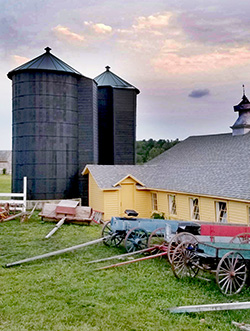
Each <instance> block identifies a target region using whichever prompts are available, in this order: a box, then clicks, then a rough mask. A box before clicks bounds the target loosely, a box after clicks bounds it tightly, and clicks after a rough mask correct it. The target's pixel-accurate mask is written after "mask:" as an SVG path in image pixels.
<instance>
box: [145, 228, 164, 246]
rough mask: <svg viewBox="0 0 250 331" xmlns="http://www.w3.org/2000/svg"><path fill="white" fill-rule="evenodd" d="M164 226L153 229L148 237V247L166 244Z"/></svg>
mask: <svg viewBox="0 0 250 331" xmlns="http://www.w3.org/2000/svg"><path fill="white" fill-rule="evenodd" d="M164 235H165V228H158V229H156V230H154V231H153V232H152V233H151V235H150V236H149V238H148V248H150V247H158V246H163V245H164V246H167V243H166V241H165V238H164Z"/></svg>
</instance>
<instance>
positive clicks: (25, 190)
mask: <svg viewBox="0 0 250 331" xmlns="http://www.w3.org/2000/svg"><path fill="white" fill-rule="evenodd" d="M26 207H27V177H23V210H22V211H23V212H25V211H26Z"/></svg>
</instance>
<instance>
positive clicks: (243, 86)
mask: <svg viewBox="0 0 250 331" xmlns="http://www.w3.org/2000/svg"><path fill="white" fill-rule="evenodd" d="M242 89H243V95H245V85H244V84H243V85H242Z"/></svg>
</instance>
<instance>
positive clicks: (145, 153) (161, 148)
mask: <svg viewBox="0 0 250 331" xmlns="http://www.w3.org/2000/svg"><path fill="white" fill-rule="evenodd" d="M179 142H180V141H179V139H178V138H177V139H175V140H169V139H167V140H165V139H159V140H153V139H152V138H151V139H149V140H145V139H143V140H139V141H137V142H136V164H143V163H145V162H147V161H149V160H152V159H153V158H155V157H156V156H158V155H160V154H161V153H163V152H165V151H166V150H168V149H169V148H171V147H173V146H174V145H176V144H178V143H179Z"/></svg>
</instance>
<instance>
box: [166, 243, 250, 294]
mask: <svg viewBox="0 0 250 331" xmlns="http://www.w3.org/2000/svg"><path fill="white" fill-rule="evenodd" d="M236 239H237V238H236ZM171 266H172V270H173V273H174V275H175V276H176V277H177V278H183V277H186V276H190V277H195V276H196V275H197V274H198V272H199V270H203V271H207V272H210V273H212V274H215V275H216V283H217V285H218V287H219V289H220V291H221V292H222V293H223V294H226V295H232V294H236V293H239V292H240V291H241V290H242V288H243V287H244V285H245V284H246V280H247V276H248V271H249V270H250V244H249V240H247V241H243V242H241V243H239V242H237V240H236V242H234V240H232V242H229V243H225V242H213V243H211V242H209V243H206V242H197V243H195V244H194V243H191V242H190V241H188V240H186V241H182V242H181V243H180V244H179V245H178V246H177V247H176V248H175V250H174V252H173V255H172V262H171Z"/></svg>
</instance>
